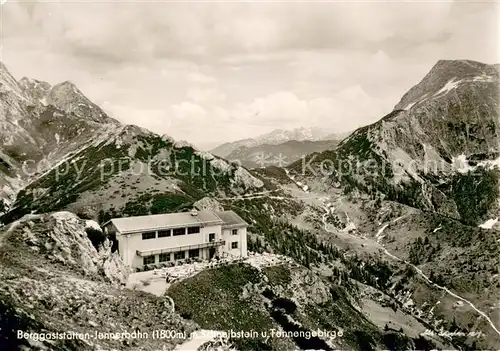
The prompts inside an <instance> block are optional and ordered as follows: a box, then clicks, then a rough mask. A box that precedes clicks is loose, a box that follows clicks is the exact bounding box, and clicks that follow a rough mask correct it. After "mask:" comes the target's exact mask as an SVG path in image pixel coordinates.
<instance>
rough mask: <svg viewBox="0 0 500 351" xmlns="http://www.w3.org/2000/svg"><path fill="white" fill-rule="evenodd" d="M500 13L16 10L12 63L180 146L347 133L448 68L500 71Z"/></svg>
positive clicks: (11, 7) (489, 7)
mask: <svg viewBox="0 0 500 351" xmlns="http://www.w3.org/2000/svg"><path fill="white" fill-rule="evenodd" d="M498 9H499V4H498V3H485V2H481V3H477V2H475V3H470V2H449V1H447V2H396V1H392V2H391V1H390V2H332V3H286V4H285V3H280V2H274V1H269V2H258V3H249V2H237V3H236V2H235V3H227V2H224V3H213V2H212V3H208V2H190V3H178V2H177V3H176V2H163V3H160V2H119V1H116V2H115V1H106V2H95V1H79V2H38V3H36V2H7V3H6V4H4V5H3V6H2V10H3V23H2V33H1V35H2V37H3V39H4V40H3V45H4V50H3V57H2V58H1V59H2V60H3V61H5V63H6V64H7V66H8V67H9V69H11V71H12V73H13V74H14V75H15V76H16V77H18V78H20V77H21V76H30V77H33V78H39V79H43V80H47V81H49V82H50V83H53V84H54V83H57V82H59V81H63V80H71V81H73V82H74V83H75V84H76V85H77V86H78V87H79V88H80V89H81V90H82V91H83V92H84V93H85V94H86V95H87V96H88V97H89V98H91V99H92V100H94V101H95V102H96V103H98V104H101V105H102V104H104V105H105V108H106V109H107V110H109V111H111V112H112V114H113V115H114V116H115V117H116V118H118V119H120V120H122V121H124V122H126V123H135V124H139V125H142V126H144V127H147V128H150V129H152V130H154V131H157V132H159V133H168V134H171V135H172V136H174V137H177V138H180V139H188V140H192V141H195V142H196V141H199V140H206V139H210V140H221V141H222V140H225V139H233V140H234V139H237V138H240V137H247V136H252V135H257V134H259V133H264V132H268V131H269V130H270V129H273V128H283V127H285V128H289V127H290V128H291V127H299V126H314V125H320V126H327V127H331V128H334V129H338V130H339V131H341V130H348V129H352V128H354V127H356V126H359V125H362V124H366V123H370V122H372V121H374V120H376V119H378V118H380V117H382V116H383V115H384V114H386V113H387V112H389V111H390V110H391V109H392V106H394V105H395V104H396V103H397V102H398V100H399V99H400V97H401V96H402V95H403V94H404V93H405V92H406V91H407V90H408V89H409V88H410V87H411V86H412V85H413V84H416V83H417V82H418V81H419V80H420V79H421V78H422V77H423V76H424V75H425V74H426V73H427V71H428V70H429V69H430V68H431V67H432V66H433V65H434V63H435V62H436V61H437V60H439V59H453V58H470V59H476V60H482V61H486V62H491V63H493V62H498V61H500V60H499V59H498V54H499V51H498V49H499V46H498V43H499V38H498V23H499V21H498V18H499V17H498V16H499V12H498ZM106 101H107V102H106ZM105 102H106V103H105ZM111 112H110V113H111Z"/></svg>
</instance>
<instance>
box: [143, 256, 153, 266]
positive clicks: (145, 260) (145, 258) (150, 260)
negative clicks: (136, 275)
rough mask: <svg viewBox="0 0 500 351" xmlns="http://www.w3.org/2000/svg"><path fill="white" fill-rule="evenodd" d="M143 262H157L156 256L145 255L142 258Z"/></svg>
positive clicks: (145, 263)
mask: <svg viewBox="0 0 500 351" xmlns="http://www.w3.org/2000/svg"><path fill="white" fill-rule="evenodd" d="M142 263H143V264H144V265H147V264H153V263H155V257H154V256H147V257H143V258H142Z"/></svg>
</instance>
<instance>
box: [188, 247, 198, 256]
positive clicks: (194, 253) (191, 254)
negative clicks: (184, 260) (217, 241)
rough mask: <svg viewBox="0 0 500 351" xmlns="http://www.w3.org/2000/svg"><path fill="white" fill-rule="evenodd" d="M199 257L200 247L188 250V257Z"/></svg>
mask: <svg viewBox="0 0 500 351" xmlns="http://www.w3.org/2000/svg"><path fill="white" fill-rule="evenodd" d="M195 257H200V249H194V250H189V258H195Z"/></svg>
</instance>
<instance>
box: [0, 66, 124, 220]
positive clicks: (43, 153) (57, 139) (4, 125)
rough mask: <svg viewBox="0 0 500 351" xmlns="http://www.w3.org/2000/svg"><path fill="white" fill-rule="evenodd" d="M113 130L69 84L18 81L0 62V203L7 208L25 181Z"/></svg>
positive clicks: (109, 123)
mask: <svg viewBox="0 0 500 351" xmlns="http://www.w3.org/2000/svg"><path fill="white" fill-rule="evenodd" d="M116 126H118V122H117V121H115V120H113V119H111V118H109V117H108V116H106V114H105V113H104V112H103V111H102V110H101V109H99V108H98V107H97V106H95V105H94V104H93V103H91V102H90V101H89V100H88V99H87V98H85V97H84V96H83V94H82V93H81V92H79V91H78V90H77V89H76V88H75V87H74V86H73V85H72V84H71V83H68V82H65V83H61V84H58V85H56V86H54V87H51V86H50V84H48V83H46V82H40V81H37V80H32V79H28V78H23V79H21V80H20V81H19V82H18V81H16V80H15V79H14V77H13V76H12V75H11V74H10V73H9V72H8V70H7V68H6V67H5V65H3V64H1V63H0V204H4V206H5V207H7V206H9V205H10V203H11V202H12V201H13V200H14V197H15V193H16V192H17V191H18V190H19V189H20V188H21V187H23V186H24V185H26V184H27V183H28V182H29V181H30V179H33V178H35V177H36V176H38V175H40V174H41V173H42V172H43V171H45V170H47V169H49V168H50V167H51V166H53V165H54V164H56V163H58V162H60V161H61V160H62V159H64V157H66V155H67V154H69V153H71V152H76V151H77V150H79V149H81V148H82V147H84V146H85V145H86V144H87V143H89V142H92V141H93V140H95V139H96V138H99V137H102V136H103V135H105V134H106V133H107V132H108V131H109V130H113V129H115V128H116ZM4 206H0V213H1V212H2V210H3V209H2V207H4Z"/></svg>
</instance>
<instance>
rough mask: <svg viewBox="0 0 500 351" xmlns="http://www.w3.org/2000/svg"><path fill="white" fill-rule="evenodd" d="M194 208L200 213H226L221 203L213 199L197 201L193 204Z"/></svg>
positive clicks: (205, 198) (207, 198)
mask: <svg viewBox="0 0 500 351" xmlns="http://www.w3.org/2000/svg"><path fill="white" fill-rule="evenodd" d="M193 207H194V208H196V209H197V210H200V211H202V210H210V211H224V208H223V207H222V205H221V204H220V203H219V201H217V200H215V199H212V198H211V197H204V198H203V199H200V200H198V201H196V202H195V203H194V204H193Z"/></svg>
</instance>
